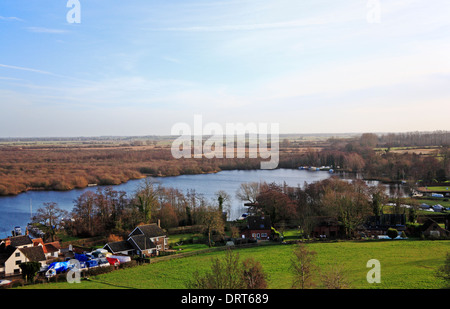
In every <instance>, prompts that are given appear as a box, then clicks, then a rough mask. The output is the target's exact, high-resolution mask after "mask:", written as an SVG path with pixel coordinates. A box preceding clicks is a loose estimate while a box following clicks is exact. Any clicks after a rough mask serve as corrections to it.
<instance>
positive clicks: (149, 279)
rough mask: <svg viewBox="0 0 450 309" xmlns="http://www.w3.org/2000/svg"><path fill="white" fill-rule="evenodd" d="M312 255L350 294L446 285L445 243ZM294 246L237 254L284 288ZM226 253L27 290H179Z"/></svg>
mask: <svg viewBox="0 0 450 309" xmlns="http://www.w3.org/2000/svg"><path fill="white" fill-rule="evenodd" d="M308 247H309V248H310V249H311V250H314V251H316V252H317V255H316V256H317V259H316V262H317V265H318V266H319V267H320V268H321V269H322V270H324V271H326V270H327V269H328V268H329V267H331V266H333V265H341V266H342V267H343V269H344V270H345V272H346V276H347V278H348V280H349V282H350V284H351V287H352V288H355V289H371V288H379V289H440V288H444V287H445V282H444V281H442V280H440V279H437V278H436V277H435V276H434V273H435V271H436V269H437V268H438V267H439V266H441V265H443V263H444V261H445V255H446V253H447V252H449V251H450V241H420V240H406V241H366V242H361V241H360V242H351V241H348V242H332V243H311V244H308ZM293 249H294V246H293V245H276V246H261V247H254V248H246V249H238V250H237V251H236V252H239V255H240V257H241V259H245V258H249V257H253V258H254V259H255V260H257V261H259V262H260V263H261V264H262V266H263V269H264V271H265V272H266V273H267V274H268V275H269V288H271V289H289V288H290V287H291V283H292V273H291V271H290V260H291V258H292V256H293V253H292V252H293ZM224 254H225V252H223V251H221V252H211V253H205V254H201V255H196V256H192V257H186V258H179V259H173V260H169V261H164V262H160V263H154V264H146V265H142V266H136V267H133V268H129V269H122V270H117V271H113V272H111V273H108V274H103V275H99V276H96V277H91V278H90V280H89V281H87V280H83V281H82V282H81V283H79V284H76V283H73V284H69V283H67V282H59V283H51V284H39V285H33V286H28V287H26V288H35V289H36V288H41V289H105V288H107V289H111V288H129V289H183V288H185V287H186V286H185V284H186V282H187V281H188V280H189V279H190V278H191V277H192V274H193V273H194V271H196V270H197V271H199V272H200V273H201V272H204V271H207V270H209V269H210V265H211V259H212V258H215V257H222V256H224ZM370 259H377V260H379V261H380V263H381V283H380V284H369V283H368V282H367V280H366V275H367V272H368V271H369V270H370V268H367V267H366V263H367V261H368V260H370Z"/></svg>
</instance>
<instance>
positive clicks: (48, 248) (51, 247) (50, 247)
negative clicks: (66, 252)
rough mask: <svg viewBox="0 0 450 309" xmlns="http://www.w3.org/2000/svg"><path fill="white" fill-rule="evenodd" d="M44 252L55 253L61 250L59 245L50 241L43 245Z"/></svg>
mask: <svg viewBox="0 0 450 309" xmlns="http://www.w3.org/2000/svg"><path fill="white" fill-rule="evenodd" d="M42 248H43V250H44V253H53V252H58V251H59V249H60V248H59V246H58V245H57V244H55V243H48V244H44V245H43V246H42Z"/></svg>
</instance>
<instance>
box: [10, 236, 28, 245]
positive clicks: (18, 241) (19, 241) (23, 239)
mask: <svg viewBox="0 0 450 309" xmlns="http://www.w3.org/2000/svg"><path fill="white" fill-rule="evenodd" d="M8 239H9V240H10V242H11V246H13V247H19V246H26V245H32V244H33V241H32V240H31V238H30V237H29V236H28V235H21V236H12V237H8Z"/></svg>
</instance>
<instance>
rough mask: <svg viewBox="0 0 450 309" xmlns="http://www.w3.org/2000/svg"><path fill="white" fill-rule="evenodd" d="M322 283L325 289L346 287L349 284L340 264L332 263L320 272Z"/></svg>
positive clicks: (348, 286)
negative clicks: (324, 270) (327, 268)
mask: <svg viewBox="0 0 450 309" xmlns="http://www.w3.org/2000/svg"><path fill="white" fill-rule="evenodd" d="M321 281H322V284H323V286H324V287H325V288H327V289H348V288H350V284H349V281H348V278H347V277H346V275H345V271H344V269H343V268H342V266H341V265H333V266H331V268H330V269H329V270H328V271H327V272H325V273H323V274H322V276H321Z"/></svg>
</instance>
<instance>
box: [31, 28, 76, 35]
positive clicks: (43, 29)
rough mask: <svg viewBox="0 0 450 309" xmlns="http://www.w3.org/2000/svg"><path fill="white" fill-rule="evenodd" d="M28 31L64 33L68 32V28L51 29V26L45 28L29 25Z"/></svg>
mask: <svg viewBox="0 0 450 309" xmlns="http://www.w3.org/2000/svg"><path fill="white" fill-rule="evenodd" d="M26 29H27V30H28V31H31V32H34V33H50V34H63V33H67V32H68V31H67V30H63V29H50V28H43V27H27V28H26Z"/></svg>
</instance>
